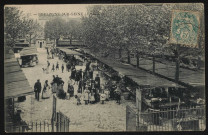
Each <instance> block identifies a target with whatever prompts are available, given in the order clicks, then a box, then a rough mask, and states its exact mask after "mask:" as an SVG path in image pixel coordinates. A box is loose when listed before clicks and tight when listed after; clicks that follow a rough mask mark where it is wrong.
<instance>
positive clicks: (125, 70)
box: [83, 49, 184, 88]
mask: <svg viewBox="0 0 208 135" xmlns="http://www.w3.org/2000/svg"><path fill="white" fill-rule="evenodd" d="M83 50H84V51H85V52H86V53H89V54H90V51H89V50H88V49H83ZM96 58H97V59H98V60H99V61H100V62H102V63H104V64H106V65H108V66H109V67H111V68H112V69H113V70H115V71H117V72H118V73H119V74H122V75H124V76H126V77H128V78H130V79H132V80H133V81H134V82H136V83H137V84H138V85H140V86H143V85H150V86H151V87H181V88H184V87H183V86H181V85H179V84H176V83H174V82H172V81H169V80H167V79H163V78H161V77H157V76H155V75H152V74H150V73H148V72H146V71H143V70H141V69H137V68H134V67H133V66H131V65H129V64H123V63H120V62H118V61H116V60H112V59H111V60H110V59H108V58H102V57H96Z"/></svg>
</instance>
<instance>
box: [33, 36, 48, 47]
mask: <svg viewBox="0 0 208 135" xmlns="http://www.w3.org/2000/svg"><path fill="white" fill-rule="evenodd" d="M35 46H36V47H37V48H44V47H45V46H46V40H45V39H44V38H37V39H36V42H35Z"/></svg>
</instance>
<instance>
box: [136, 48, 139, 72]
mask: <svg viewBox="0 0 208 135" xmlns="http://www.w3.org/2000/svg"><path fill="white" fill-rule="evenodd" d="M136 59H137V65H136V67H137V68H139V52H138V50H137V51H136Z"/></svg>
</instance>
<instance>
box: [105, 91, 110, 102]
mask: <svg viewBox="0 0 208 135" xmlns="http://www.w3.org/2000/svg"><path fill="white" fill-rule="evenodd" d="M104 93H105V95H106V101H109V98H110V91H109V90H108V89H105V90H104Z"/></svg>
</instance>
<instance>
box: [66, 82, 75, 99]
mask: <svg viewBox="0 0 208 135" xmlns="http://www.w3.org/2000/svg"><path fill="white" fill-rule="evenodd" d="M67 92H68V93H69V95H70V97H73V96H74V86H73V85H72V81H71V79H69V81H68V91H67Z"/></svg>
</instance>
